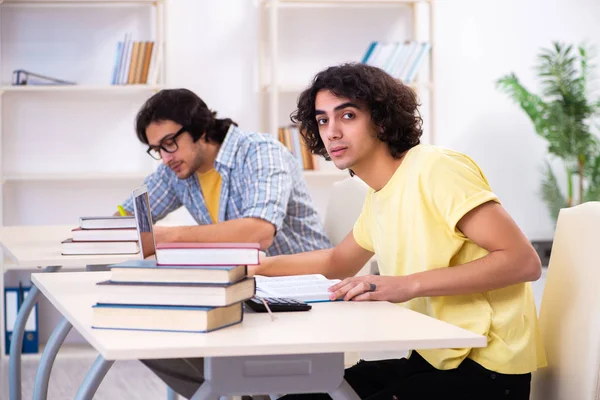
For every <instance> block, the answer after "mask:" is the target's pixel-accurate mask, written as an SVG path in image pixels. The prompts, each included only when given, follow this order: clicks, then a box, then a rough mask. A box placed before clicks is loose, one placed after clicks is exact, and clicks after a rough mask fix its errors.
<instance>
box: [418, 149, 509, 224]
mask: <svg viewBox="0 0 600 400" xmlns="http://www.w3.org/2000/svg"><path fill="white" fill-rule="evenodd" d="M422 180H423V184H422V187H423V191H424V192H425V193H424V201H426V202H428V203H429V204H431V205H432V206H433V207H432V208H433V209H434V210H437V212H438V213H439V215H440V216H441V218H443V220H444V221H445V222H446V223H447V224H448V226H449V227H450V229H451V230H454V231H455V233H457V234H458V235H460V236H463V235H462V233H461V232H459V230H458V229H457V224H458V222H459V221H460V220H461V218H462V217H464V216H465V215H466V214H467V213H468V212H469V211H471V210H473V209H474V208H476V207H478V206H480V205H482V204H484V203H486V202H488V201H495V202H497V203H500V200H499V199H498V197H497V196H496V195H495V194H494V193H493V192H492V189H491V188H490V185H489V183H488V181H487V178H486V177H485V175H484V174H483V172H482V171H481V169H480V168H479V166H478V165H477V164H476V163H475V162H474V161H473V160H472V159H471V158H469V157H468V156H466V155H464V154H460V153H446V154H441V155H439V154H438V155H437V156H436V157H431V159H430V160H429V162H428V164H427V166H426V168H425V171H424V172H423V174H422Z"/></svg>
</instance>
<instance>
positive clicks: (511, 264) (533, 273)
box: [410, 250, 541, 297]
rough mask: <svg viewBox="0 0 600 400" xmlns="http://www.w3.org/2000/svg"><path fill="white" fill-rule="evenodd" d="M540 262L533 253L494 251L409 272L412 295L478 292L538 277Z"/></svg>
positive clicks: (425, 295) (427, 295) (446, 294)
mask: <svg viewBox="0 0 600 400" xmlns="http://www.w3.org/2000/svg"><path fill="white" fill-rule="evenodd" d="M540 268H541V267H540V261H539V258H538V257H537V255H536V254H535V253H532V252H530V251H527V250H524V251H523V252H522V253H521V254H519V255H515V254H510V253H509V252H506V251H495V252H491V253H489V254H488V255H487V256H485V257H482V258H480V259H477V260H474V261H471V262H469V263H467V264H463V265H457V266H455V267H449V268H440V269H435V270H430V271H424V272H419V273H416V274H413V275H410V278H411V279H412V280H413V281H414V283H415V288H416V289H415V290H416V292H417V293H415V297H429V296H453V295H461V294H471V293H482V292H486V291H488V290H494V289H499V288H503V287H507V286H510V285H514V284H517V283H522V282H527V281H534V280H537V279H538V278H539V275H540V272H541V269H540Z"/></svg>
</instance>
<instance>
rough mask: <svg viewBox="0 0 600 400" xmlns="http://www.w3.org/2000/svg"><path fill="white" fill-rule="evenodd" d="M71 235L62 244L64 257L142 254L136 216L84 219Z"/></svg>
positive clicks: (82, 218)
mask: <svg viewBox="0 0 600 400" xmlns="http://www.w3.org/2000/svg"><path fill="white" fill-rule="evenodd" d="M71 236H72V237H70V238H68V239H65V240H64V241H63V242H62V245H61V251H62V254H63V255H81V254H137V253H139V252H140V246H139V244H138V235H137V229H136V226H135V219H134V218H133V216H125V217H115V216H106V217H81V218H79V227H77V228H75V229H73V230H72V231H71Z"/></svg>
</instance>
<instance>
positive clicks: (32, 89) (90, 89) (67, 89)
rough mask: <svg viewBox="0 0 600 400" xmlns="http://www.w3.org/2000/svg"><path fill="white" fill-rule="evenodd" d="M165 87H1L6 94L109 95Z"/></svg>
mask: <svg viewBox="0 0 600 400" xmlns="http://www.w3.org/2000/svg"><path fill="white" fill-rule="evenodd" d="M162 88H164V85H105V86H101V85H23V86H0V93H4V92H108V93H117V94H118V93H138V92H144V91H159V90H161V89H162Z"/></svg>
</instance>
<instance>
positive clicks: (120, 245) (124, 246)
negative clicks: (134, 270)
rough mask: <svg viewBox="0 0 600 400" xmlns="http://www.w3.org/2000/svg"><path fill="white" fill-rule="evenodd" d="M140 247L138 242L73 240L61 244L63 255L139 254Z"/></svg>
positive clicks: (66, 240) (69, 239)
mask: <svg viewBox="0 0 600 400" xmlns="http://www.w3.org/2000/svg"><path fill="white" fill-rule="evenodd" d="M139 252H140V246H139V244H138V242H137V240H131V241H119V242H114V241H113V242H106V241H104V242H103V241H83V242H82V241H79V242H76V241H73V239H72V238H68V239H65V240H63V241H62V242H61V253H62V254H63V255H89V254H137V253H139Z"/></svg>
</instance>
